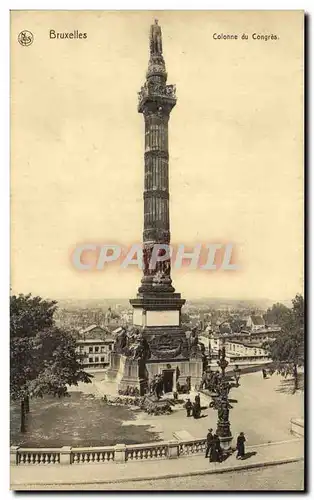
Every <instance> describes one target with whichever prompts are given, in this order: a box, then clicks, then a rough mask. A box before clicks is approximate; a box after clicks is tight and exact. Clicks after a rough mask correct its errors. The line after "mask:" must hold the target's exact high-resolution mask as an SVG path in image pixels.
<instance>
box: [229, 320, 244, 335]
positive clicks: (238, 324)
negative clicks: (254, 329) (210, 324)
mask: <svg viewBox="0 0 314 500" xmlns="http://www.w3.org/2000/svg"><path fill="white" fill-rule="evenodd" d="M245 324H246V322H245V321H244V320H242V319H239V318H230V320H229V325H230V328H231V330H232V333H240V332H241V331H242V329H243V328H244V327H245Z"/></svg>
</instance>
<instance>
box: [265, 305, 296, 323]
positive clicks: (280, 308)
mask: <svg viewBox="0 0 314 500" xmlns="http://www.w3.org/2000/svg"><path fill="white" fill-rule="evenodd" d="M289 312H290V311H289V308H288V307H286V306H284V305H283V304H281V303H280V302H277V303H276V304H273V305H272V307H271V308H269V309H267V311H266V314H264V320H265V322H266V325H279V326H282V325H283V324H284V323H285V321H286V319H287V317H288V316H289Z"/></svg>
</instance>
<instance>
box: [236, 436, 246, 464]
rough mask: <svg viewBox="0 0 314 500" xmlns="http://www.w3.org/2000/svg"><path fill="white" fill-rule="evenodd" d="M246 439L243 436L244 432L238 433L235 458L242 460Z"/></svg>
mask: <svg viewBox="0 0 314 500" xmlns="http://www.w3.org/2000/svg"><path fill="white" fill-rule="evenodd" d="M245 441H246V439H245V436H244V432H240V434H239V435H238V437H237V459H239V460H242V458H244V455H245V446H244V443H245Z"/></svg>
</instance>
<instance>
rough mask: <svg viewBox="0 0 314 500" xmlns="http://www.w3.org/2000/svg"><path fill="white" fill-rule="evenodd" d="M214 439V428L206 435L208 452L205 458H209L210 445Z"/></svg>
mask: <svg viewBox="0 0 314 500" xmlns="http://www.w3.org/2000/svg"><path fill="white" fill-rule="evenodd" d="M212 440H213V429H208V433H207V436H206V453H205V458H208V454H209V452H210V447H211V444H212Z"/></svg>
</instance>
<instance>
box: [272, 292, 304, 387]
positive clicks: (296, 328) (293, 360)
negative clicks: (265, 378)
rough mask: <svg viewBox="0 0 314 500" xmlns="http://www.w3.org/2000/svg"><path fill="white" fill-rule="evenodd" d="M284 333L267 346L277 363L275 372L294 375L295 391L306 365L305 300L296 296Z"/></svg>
mask: <svg viewBox="0 0 314 500" xmlns="http://www.w3.org/2000/svg"><path fill="white" fill-rule="evenodd" d="M281 326H282V331H281V332H280V334H278V336H277V338H276V339H275V340H274V341H273V342H270V343H268V344H267V347H268V350H269V354H270V357H271V358H272V360H273V361H274V362H275V371H277V372H278V373H280V374H281V375H283V376H284V377H287V376H288V375H292V377H293V380H294V391H296V390H297V389H298V367H299V366H303V365H304V300H303V297H302V295H296V296H295V298H294V299H293V300H292V309H288V312H285V315H284V319H283V320H282V325H281Z"/></svg>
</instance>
